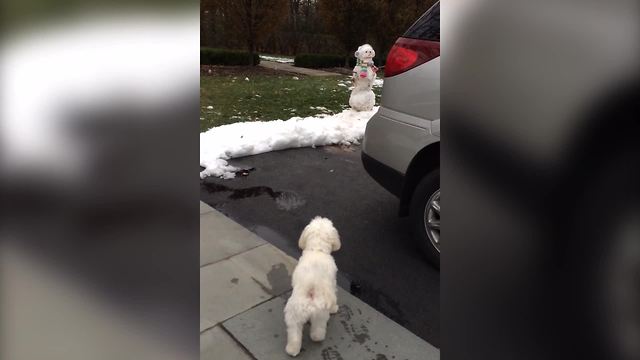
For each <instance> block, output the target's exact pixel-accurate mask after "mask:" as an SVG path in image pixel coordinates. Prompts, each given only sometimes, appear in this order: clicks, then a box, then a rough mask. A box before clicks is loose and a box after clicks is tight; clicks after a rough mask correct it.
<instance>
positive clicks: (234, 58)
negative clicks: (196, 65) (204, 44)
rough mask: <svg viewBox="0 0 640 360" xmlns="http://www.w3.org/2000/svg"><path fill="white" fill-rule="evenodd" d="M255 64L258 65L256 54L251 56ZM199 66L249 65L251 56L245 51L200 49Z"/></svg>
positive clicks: (258, 59) (258, 58)
mask: <svg viewBox="0 0 640 360" xmlns="http://www.w3.org/2000/svg"><path fill="white" fill-rule="evenodd" d="M253 59H254V61H255V64H256V65H257V64H259V63H260V57H259V56H258V54H253ZM200 65H251V55H250V54H249V53H248V52H245V51H237V50H227V49H212V48H200Z"/></svg>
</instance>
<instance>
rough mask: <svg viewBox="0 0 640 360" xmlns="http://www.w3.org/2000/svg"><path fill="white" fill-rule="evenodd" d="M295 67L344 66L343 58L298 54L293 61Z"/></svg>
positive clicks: (338, 56)
mask: <svg viewBox="0 0 640 360" xmlns="http://www.w3.org/2000/svg"><path fill="white" fill-rule="evenodd" d="M294 63H295V65H296V66H299V67H306V68H331V67H341V66H344V56H340V55H329V54H300V55H296V58H295V60H294Z"/></svg>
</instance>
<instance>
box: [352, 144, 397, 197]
mask: <svg viewBox="0 0 640 360" xmlns="http://www.w3.org/2000/svg"><path fill="white" fill-rule="evenodd" d="M361 157H362V165H363V166H364V169H365V170H366V171H367V173H369V175H370V176H371V177H372V178H373V179H374V180H375V181H376V182H377V183H378V184H380V185H382V187H383V188H385V189H386V190H387V191H389V192H390V193H392V194H393V195H395V196H397V197H398V198H400V195H401V194H402V184H403V182H404V175H403V174H401V173H399V172H398V171H396V170H395V169H393V168H391V167H389V166H387V165H385V164H383V163H381V162H380V161H378V160H376V159H374V158H372V157H371V156H369V155H367V154H366V153H365V152H364V151H362V155H361Z"/></svg>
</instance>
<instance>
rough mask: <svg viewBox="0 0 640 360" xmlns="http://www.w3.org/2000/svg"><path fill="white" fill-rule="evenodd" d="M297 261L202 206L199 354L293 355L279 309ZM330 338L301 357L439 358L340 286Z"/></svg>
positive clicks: (209, 358)
mask: <svg viewBox="0 0 640 360" xmlns="http://www.w3.org/2000/svg"><path fill="white" fill-rule="evenodd" d="M295 264H296V260H295V259H293V258H291V257H290V256H288V255H286V254H285V253H283V252H282V251H280V250H278V249H277V248H276V247H274V246H273V245H271V244H269V243H267V242H266V241H264V240H262V239H261V238H259V237H258V236H256V235H255V234H253V233H252V232H250V231H248V230H247V229H245V228H243V227H242V226H240V225H238V224H237V223H235V222H234V221H232V220H231V219H229V218H227V217H225V216H224V215H222V214H221V213H219V212H218V211H216V210H214V209H212V208H211V207H209V206H208V205H206V204H204V203H202V202H201V203H200V359H202V360H213V359H216V360H225V359H229V360H251V359H254V360H267V359H274V360H275V359H290V357H289V356H288V355H287V354H286V353H285V352H284V347H285V343H286V330H285V326H284V319H283V313H282V310H283V308H284V304H285V302H286V300H287V298H288V295H289V292H290V290H291V278H290V274H291V273H292V271H293V268H294V267H295ZM338 303H339V304H340V310H339V312H338V313H337V314H335V315H333V316H332V317H331V319H330V320H329V325H328V327H327V338H326V339H325V341H323V342H320V343H314V342H311V341H310V339H309V334H308V329H306V331H305V341H304V342H303V351H302V352H301V353H300V355H298V356H297V357H296V358H297V359H323V360H350V359H358V360H359V359H375V360H395V359H397V360H400V359H439V358H440V352H439V350H438V349H436V348H434V347H433V346H431V345H430V344H428V343H427V342H425V341H424V340H422V339H420V338H418V337H417V336H415V335H413V334H412V333H411V332H409V331H408V330H406V329H404V328H403V327H401V326H400V325H398V324H396V323H395V322H393V321H392V320H390V319H389V318H387V317H385V316H384V315H382V314H380V313H379V312H377V311H376V310H375V309H373V308H371V307H369V306H368V305H366V304H365V303H363V302H362V301H360V300H359V299H357V298H356V297H354V296H352V295H351V294H349V293H348V292H346V291H344V290H342V289H340V290H339V294H338Z"/></svg>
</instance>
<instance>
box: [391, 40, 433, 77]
mask: <svg viewBox="0 0 640 360" xmlns="http://www.w3.org/2000/svg"><path fill="white" fill-rule="evenodd" d="M438 56H440V42H438V41H429V40H418V39H409V38H399V39H398V40H397V41H396V43H395V44H393V47H392V48H391V51H389V55H388V56H387V62H386V63H385V66H384V76H385V77H390V76H394V75H398V74H401V73H403V72H405V71H407V70H409V69H413V68H414V67H416V66H418V65H420V64H424V63H426V62H427V61H429V60H431V59H435V58H437V57H438Z"/></svg>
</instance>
